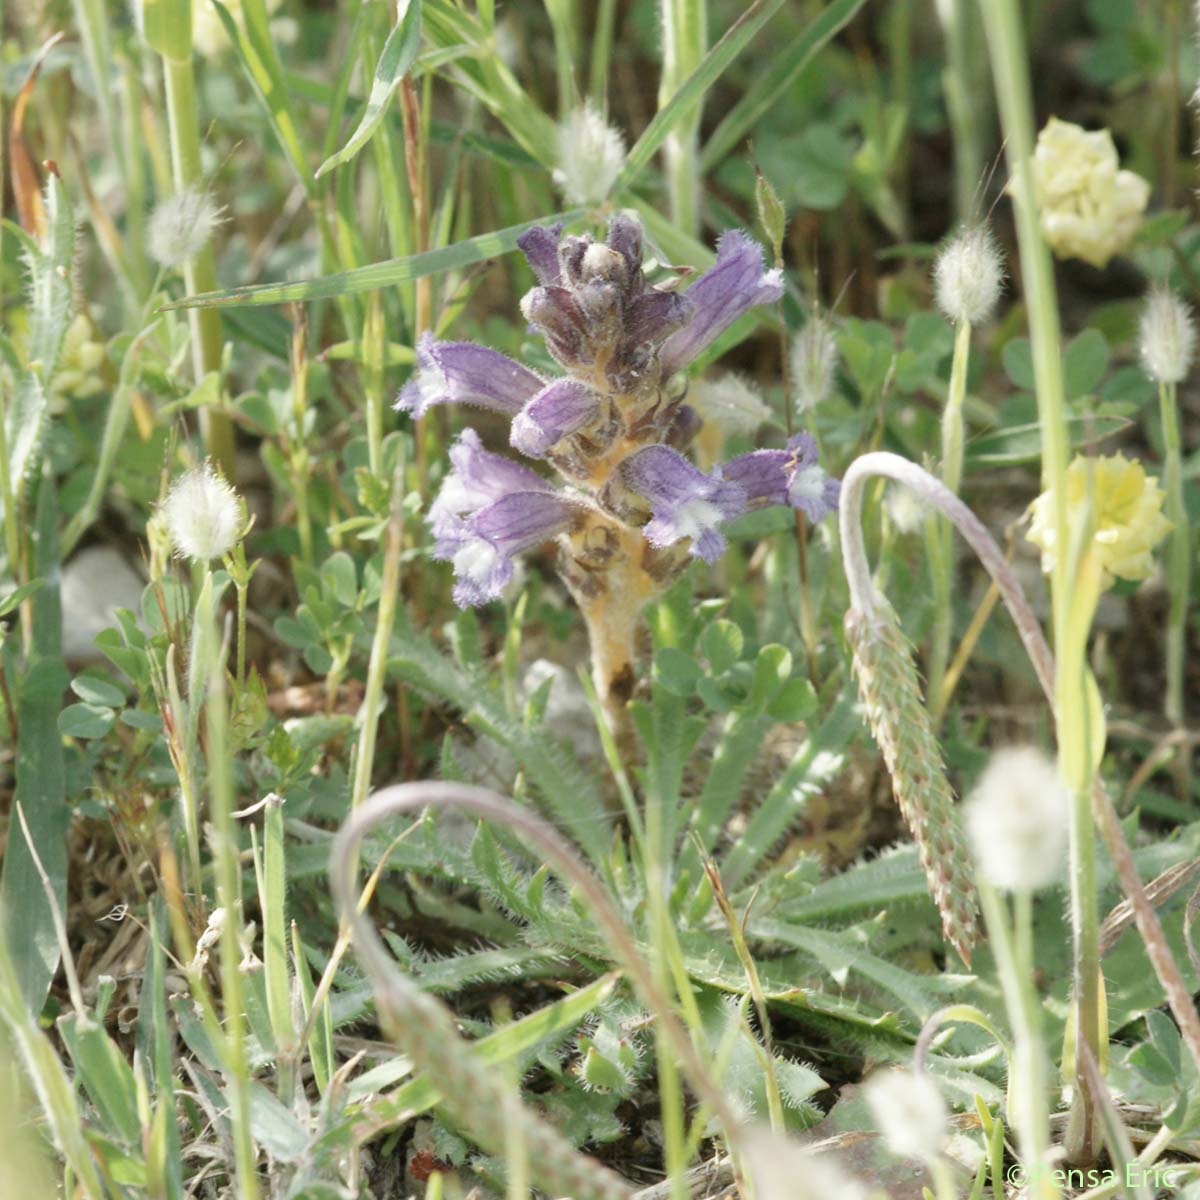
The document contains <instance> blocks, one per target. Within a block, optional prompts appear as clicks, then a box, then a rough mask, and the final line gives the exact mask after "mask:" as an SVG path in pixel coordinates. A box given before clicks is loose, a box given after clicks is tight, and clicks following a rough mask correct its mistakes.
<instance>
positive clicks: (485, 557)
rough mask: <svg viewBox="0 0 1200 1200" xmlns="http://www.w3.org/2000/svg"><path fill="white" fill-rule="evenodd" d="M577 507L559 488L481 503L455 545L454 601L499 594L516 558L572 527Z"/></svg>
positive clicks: (480, 600) (473, 601)
mask: <svg viewBox="0 0 1200 1200" xmlns="http://www.w3.org/2000/svg"><path fill="white" fill-rule="evenodd" d="M574 519H575V510H574V507H573V506H572V505H571V504H570V503H569V502H568V501H566V500H564V499H563V498H562V497H561V496H559V495H558V494H557V493H555V492H552V491H551V492H547V491H537V492H512V493H510V494H509V495H507V496H503V497H501V499H499V500H496V501H494V502H493V503H492V504H489V505H488V506H487V507H486V508H481V509H480V510H479V511H478V512H477V513H475V514H474V515H473V516H472V517H471V518H470V519H469V520H468V521H467V522H465V529H464V530H463V531H462V537H461V539H460V540H459V542H458V545H457V546H456V547H455V548H454V552H453V555H452V561H453V563H454V575H455V586H454V602H455V603H456V604H457V605H458V606H459V607H460V608H468V607H470V606H472V605H476V604H486V603H487V602H488V601H489V600H494V599H496V597H497V596H499V595H500V593H501V591H502V590H503V588H504V586H505V584H507V583H508V581H509V580H510V579H511V578H512V574H513V558H514V557H515V556H516V555H517V554H520V553H521V551H523V550H528V549H530V548H531V547H533V546H537V545H540V544H541V543H542V542H545V541H548V540H549V539H550V538H552V537H555V536H557V535H558V534H560V533H564V532H565V531H566V530H568V529H570V528H571V525H572V524H573V522H574Z"/></svg>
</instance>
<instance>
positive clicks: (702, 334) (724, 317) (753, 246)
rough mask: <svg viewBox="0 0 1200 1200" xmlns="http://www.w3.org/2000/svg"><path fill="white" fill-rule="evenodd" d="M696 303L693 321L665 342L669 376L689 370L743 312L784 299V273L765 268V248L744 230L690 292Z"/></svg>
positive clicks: (725, 241) (724, 243) (723, 242)
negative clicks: (694, 360)
mask: <svg viewBox="0 0 1200 1200" xmlns="http://www.w3.org/2000/svg"><path fill="white" fill-rule="evenodd" d="M685 294H686V296H687V298H688V300H690V301H691V303H692V308H693V313H692V319H691V320H690V321H689V322H688V324H687V325H685V326H684V328H682V329H681V330H679V331H678V333H674V334H672V335H671V337H670V338H668V339H667V341H666V342H665V343H664V345H663V348H662V355H661V362H662V368H663V372H664V374H667V375H670V374H672V373H673V372H675V371H678V370H680V369H682V368H683V367H686V366H687V365H688V363H690V362H691V361H692V360H693V359H695V358H696V356H697V355H698V354H699V353H700V352H701V351H702V350H703V349H704V348H705V347H706V346H708V345H711V343H712V342H714V341H715V340H716V339H717V338H718V337H719V336H720V335H721V334H722V333H724V332H725V330H726V329H728V328H729V326H730V325H732V324H733V323H734V321H736V320H737V319H738V317H740V316H741V315H742V314H743V313H745V312H748V311H749V310H750V309H751V308H753V307H754V306H755V305H758V304H772V303H774V302H775V301H776V300H778V299H779V297H780V296H782V295H783V275H782V273H781V272H780V271H779V270H771V271H764V270H763V252H762V247H761V246H760V245H759V244H758V243H757V242H756V241H754V239H753V238H751V237H749V236H747V235H746V234H745V233H743V232H742V231H741V230H740V229H732V230H730V231H729V232H728V233H725V234H723V235H722V236H721V239H720V241H718V242H717V262H716V265H715V266H714V267H713V268H712V270H710V271H706V272H705V273H704V274H703V275H701V276H700V278H699V279H697V280H696V282H695V283H694V284H692V286H691V287H690V288H688V290H687V292H686V293H685Z"/></svg>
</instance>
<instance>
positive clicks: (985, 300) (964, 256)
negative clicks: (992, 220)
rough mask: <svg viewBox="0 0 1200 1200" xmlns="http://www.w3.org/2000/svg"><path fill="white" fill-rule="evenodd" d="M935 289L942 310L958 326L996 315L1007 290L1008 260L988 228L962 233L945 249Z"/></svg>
mask: <svg viewBox="0 0 1200 1200" xmlns="http://www.w3.org/2000/svg"><path fill="white" fill-rule="evenodd" d="M933 286H934V294H935V296H936V298H937V304H938V308H940V309H941V310H942V312H943V313H945V315H946V317H947V318H948V319H949V320H950V321H952V322H954V324H956V325H959V324H962V323H964V322H965V323H966V324H968V325H979V324H982V323H983V322H984V321H986V320H987V319H988V318H989V317H990V316H991V315H992V313H993V312H994V311H995V308H996V302H997V301H998V300H999V299H1000V292H1001V290H1002V289H1003V287H1004V260H1003V259H1002V257H1001V254H1000V248H999V246H997V245H996V240H995V238H993V237H992V232H991V230H990V229H989V228H988V227H987V226H986V225H974V226H970V227H968V228H965V229H963V230H961V231H960V232H959V233H958V234H957V235H955V237H954V238H953V239H952V240H951V241H949V242H948V243H947V244H946V245H945V246H944V247H943V248H942V250H941V252H940V253H939V254H938V256H937V262H936V263H935V264H934V268H933Z"/></svg>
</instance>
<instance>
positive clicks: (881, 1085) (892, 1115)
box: [863, 1070, 947, 1162]
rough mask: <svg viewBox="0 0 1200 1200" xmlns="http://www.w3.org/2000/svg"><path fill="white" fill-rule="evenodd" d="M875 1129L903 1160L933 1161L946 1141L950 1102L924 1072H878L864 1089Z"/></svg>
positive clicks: (892, 1150)
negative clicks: (943, 1097) (947, 1107)
mask: <svg viewBox="0 0 1200 1200" xmlns="http://www.w3.org/2000/svg"><path fill="white" fill-rule="evenodd" d="M863 1093H864V1095H865V1096H866V1100H867V1105H868V1107H869V1108H870V1110H871V1115H872V1117H874V1119H875V1126H876V1128H877V1129H878V1130H879V1132H880V1133H881V1134H882V1135H883V1138H884V1141H886V1142H887V1144H888V1148H889V1149H890V1150H891V1152H892V1153H893V1154H895V1155H898V1156H899V1157H900V1158H919V1159H922V1160H924V1161H926V1162H927V1161H929V1160H930V1159H931V1158H936V1157H937V1156H938V1154H939V1153H940V1152H941V1149H942V1143H943V1142H944V1141H945V1140H946V1123H947V1113H946V1102H945V1101H944V1100H943V1099H942V1093H941V1092H940V1091H938V1086H937V1084H936V1083H934V1082H933V1080H932V1079H931V1078H930V1077H929V1076H928V1075H926V1074H925V1073H924V1072H920V1073H918V1072H916V1071H909V1070H886V1071H876V1072H875V1074H874V1075H872V1076H871V1078H870V1079H868V1080H867V1082H866V1083H865V1084H864V1086H863Z"/></svg>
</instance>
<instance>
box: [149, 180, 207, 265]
mask: <svg viewBox="0 0 1200 1200" xmlns="http://www.w3.org/2000/svg"><path fill="white" fill-rule="evenodd" d="M220 224H221V209H220V208H219V207H218V206H217V204H216V202H215V201H214V200H213V198H212V196H210V195H209V194H208V192H206V191H202V190H201V189H200V188H195V187H188V188H184V189H183V191H181V192H176V193H175V195H173V196H168V197H167V199H165V200H164V201H163V202H162V203H161V204H159V205H158V206H157V207H156V208H155V210H154V212H153V213H152V214H151V215H150V223H149V226H148V227H147V230H146V240H147V243H148V248H149V250H150V257H151V258H153V259H154V261H155V262H156V263H158V265H159V266H160V267H163V268H164V269H166V270H171V269H173V268H174V267H179V266H182V265H183V264H184V263H185V262H189V261H190V260H191V259H193V258H195V257H196V255H197V254H199V253H200V251H201V250H203V249H204V247H205V246H207V245H208V243H209V242H210V241H211V240H212V236H213V234H214V233H215V232H216V230H217V227H218V226H219V225H220Z"/></svg>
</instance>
